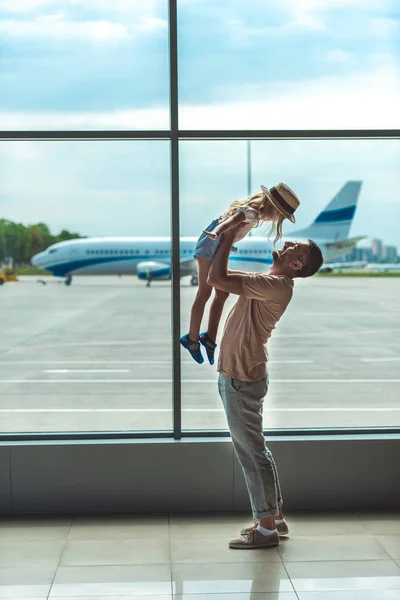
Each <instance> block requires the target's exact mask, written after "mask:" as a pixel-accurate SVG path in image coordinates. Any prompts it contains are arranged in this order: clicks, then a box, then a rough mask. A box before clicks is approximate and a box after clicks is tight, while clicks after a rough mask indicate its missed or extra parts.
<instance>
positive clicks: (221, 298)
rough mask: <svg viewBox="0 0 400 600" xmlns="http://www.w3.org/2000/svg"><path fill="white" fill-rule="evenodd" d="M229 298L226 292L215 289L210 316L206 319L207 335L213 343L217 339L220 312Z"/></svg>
mask: <svg viewBox="0 0 400 600" xmlns="http://www.w3.org/2000/svg"><path fill="white" fill-rule="evenodd" d="M228 296H229V293H228V292H223V291H222V290H217V289H215V295H214V299H213V301H212V304H211V306H210V314H209V317H208V328H207V335H208V337H209V338H211V339H212V340H213V341H214V342H215V340H216V339H217V333H218V326H219V322H220V320H221V315H222V311H223V309H224V305H225V302H226V300H227V298H228Z"/></svg>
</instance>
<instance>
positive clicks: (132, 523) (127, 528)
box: [68, 515, 169, 541]
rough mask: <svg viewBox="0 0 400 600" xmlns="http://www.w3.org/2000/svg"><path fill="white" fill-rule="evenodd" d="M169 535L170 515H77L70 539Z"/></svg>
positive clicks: (148, 537) (164, 537)
mask: <svg viewBox="0 0 400 600" xmlns="http://www.w3.org/2000/svg"><path fill="white" fill-rule="evenodd" d="M168 537H169V522H168V515H164V516H160V515H154V516H152V515H148V516H143V515H129V516H128V515H104V516H97V515H96V516H82V517H76V518H75V519H74V520H73V523H72V527H71V530H70V533H69V537H68V541H75V540H101V539H103V540H111V539H114V540H118V539H120V540H121V539H136V538H147V539H168Z"/></svg>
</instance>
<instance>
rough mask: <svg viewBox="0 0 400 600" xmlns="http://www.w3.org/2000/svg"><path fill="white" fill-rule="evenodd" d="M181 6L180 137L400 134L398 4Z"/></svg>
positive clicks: (292, 0) (358, 0)
mask: <svg viewBox="0 0 400 600" xmlns="http://www.w3.org/2000/svg"><path fill="white" fill-rule="evenodd" d="M178 6H179V21H178V24H179V86H180V90H179V91H180V96H179V98H180V103H181V104H180V127H181V129H303V128H306V129H307V128H311V129H321V128H322V129H326V128H329V129H336V128H339V129H340V128H351V129H353V128H368V129H369V128H398V127H399V124H400V116H399V111H398V109H397V107H398V106H399V104H400V86H399V63H400V44H399V33H398V32H399V13H398V6H397V4H395V2H394V1H393V0H387V1H383V2H372V1H368V0H366V1H363V0H351V1H349V2H338V1H337V0H325V1H323V2H321V1H319V0H307V1H297V0H272V1H270V2H257V1H254V0H253V1H251V2H242V1H241V0H232V1H231V2H225V1H222V0H216V1H214V2H212V3H210V2H188V1H187V0H178Z"/></svg>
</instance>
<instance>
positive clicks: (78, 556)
mask: <svg viewBox="0 0 400 600" xmlns="http://www.w3.org/2000/svg"><path fill="white" fill-rule="evenodd" d="M169 562H170V552H169V541H168V540H154V539H153V540H147V539H139V540H97V541H82V542H67V543H66V545H65V550H64V552H63V555H62V558H61V565H62V566H63V567H66V566H84V565H142V564H162V563H165V564H169Z"/></svg>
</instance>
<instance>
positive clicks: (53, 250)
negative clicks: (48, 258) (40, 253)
mask: <svg viewBox="0 0 400 600" xmlns="http://www.w3.org/2000/svg"><path fill="white" fill-rule="evenodd" d="M57 250H58V248H52V249H51V250H49V254H54V252H57Z"/></svg>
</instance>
